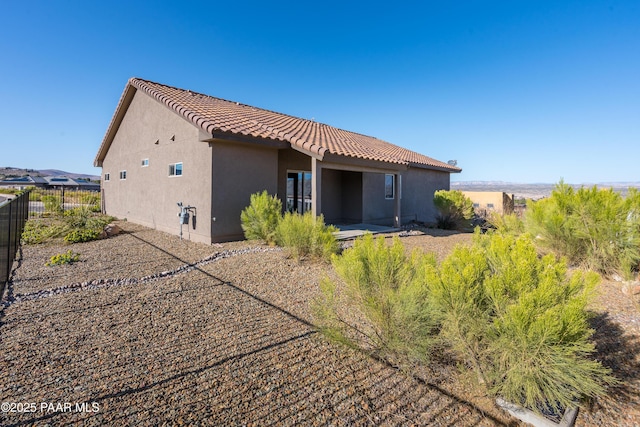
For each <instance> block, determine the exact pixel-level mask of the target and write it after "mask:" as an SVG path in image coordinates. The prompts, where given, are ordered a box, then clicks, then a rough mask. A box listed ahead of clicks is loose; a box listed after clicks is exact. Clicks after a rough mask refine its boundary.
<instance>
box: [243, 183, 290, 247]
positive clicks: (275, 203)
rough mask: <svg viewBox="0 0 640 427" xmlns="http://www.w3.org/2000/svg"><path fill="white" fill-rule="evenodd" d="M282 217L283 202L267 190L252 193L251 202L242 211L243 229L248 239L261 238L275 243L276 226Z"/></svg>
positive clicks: (271, 243) (269, 242)
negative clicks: (270, 194)
mask: <svg viewBox="0 0 640 427" xmlns="http://www.w3.org/2000/svg"><path fill="white" fill-rule="evenodd" d="M281 217H282V202H281V201H280V199H278V198H277V197H276V196H269V194H268V193H267V192H266V190H265V191H263V192H262V193H255V194H252V195H251V198H250V204H249V206H247V207H246V208H245V209H244V210H243V211H242V212H241V213H240V220H241V221H242V224H241V225H242V230H243V231H244V236H245V237H246V238H247V239H260V240H264V241H265V242H266V243H268V244H270V245H273V244H275V242H276V228H277V227H278V223H279V222H280V218H281Z"/></svg>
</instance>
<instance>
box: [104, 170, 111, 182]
mask: <svg viewBox="0 0 640 427" xmlns="http://www.w3.org/2000/svg"><path fill="white" fill-rule="evenodd" d="M110 180H111V175H110V174H109V172H107V173H105V174H104V181H105V182H107V181H110Z"/></svg>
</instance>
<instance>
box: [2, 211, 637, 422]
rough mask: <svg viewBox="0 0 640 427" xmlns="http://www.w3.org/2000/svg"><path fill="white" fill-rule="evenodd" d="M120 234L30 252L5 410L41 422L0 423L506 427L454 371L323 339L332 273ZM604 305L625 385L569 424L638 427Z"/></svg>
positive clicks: (13, 318)
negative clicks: (414, 371) (323, 306)
mask: <svg viewBox="0 0 640 427" xmlns="http://www.w3.org/2000/svg"><path fill="white" fill-rule="evenodd" d="M120 225H121V227H123V229H124V230H125V231H126V233H123V234H121V235H118V236H115V237H112V238H110V239H107V240H102V241H97V242H91V243H83V244H76V245H73V246H71V249H73V250H74V251H75V252H78V253H80V257H81V262H79V263H76V264H73V265H69V266H58V267H45V266H44V264H45V262H46V261H47V260H48V259H49V257H50V256H51V255H54V254H56V253H61V252H65V251H66V250H67V249H68V247H66V246H29V247H25V248H24V251H23V260H22V262H21V265H20V267H19V268H18V269H17V270H16V274H15V277H14V280H13V283H12V285H11V287H10V295H9V296H10V298H9V301H8V302H6V303H5V306H4V308H3V310H2V312H0V348H1V349H2V350H0V372H2V378H3V379H2V381H1V382H0V402H15V403H16V404H17V403H22V405H20V406H18V405H16V406H15V407H14V409H18V408H21V409H23V410H24V409H25V406H26V408H27V409H28V410H31V409H30V408H32V407H31V406H29V405H24V404H31V403H33V404H35V411H34V412H20V413H18V412H4V411H3V412H0V425H7V426H18V425H51V426H54V425H96V426H97V425H247V426H249V425H256V426H257V425H259V426H269V425H273V426H276V425H277V426H280V425H336V426H339V425H436V426H458V425H462V426H472V425H473V426H476V425H479V426H483V425H514V422H513V421H512V420H510V419H509V418H508V417H507V416H506V415H504V414H503V413H502V412H500V411H499V410H496V409H495V407H494V406H493V405H492V404H491V402H488V401H487V400H486V399H482V398H481V397H479V396H478V395H477V394H474V392H473V390H471V389H470V388H469V387H466V386H465V383H464V382H463V381H460V380H459V378H458V377H457V375H456V374H455V372H451V371H452V370H450V369H449V370H447V369H445V373H446V375H441V374H438V375H433V376H429V375H426V374H423V378H422V379H419V378H412V377H411V376H408V375H406V374H405V373H403V372H401V371H399V370H397V369H394V368H392V367H390V366H388V365H386V364H384V363H382V362H379V361H375V360H372V359H371V358H369V357H367V356H366V355H363V354H361V353H359V352H356V351H352V350H349V349H347V348H344V347H342V346H338V345H334V344H331V343H328V342H326V341H325V340H324V339H323V338H322V336H320V335H319V334H317V333H316V332H315V328H314V327H313V325H312V322H313V317H312V315H311V313H310V309H309V302H310V301H311V300H312V299H313V298H314V297H315V296H317V294H318V287H317V284H318V282H319V280H320V279H321V278H322V277H323V276H324V275H327V274H329V275H330V274H331V269H330V267H329V266H327V265H325V264H322V263H318V262H311V261H303V262H301V263H298V262H296V261H294V260H292V259H290V258H288V256H287V254H286V252H284V251H281V250H278V249H274V248H268V247H265V246H260V245H255V244H252V243H249V242H235V243H227V244H223V245H213V246H207V245H200V244H196V243H192V242H188V241H182V242H181V241H179V240H178V239H177V238H176V237H175V236H170V235H167V234H165V233H161V232H158V231H155V230H149V229H147V228H144V227H140V226H137V225H134V224H130V223H120ZM413 234H416V235H411V236H407V237H402V241H403V242H404V243H405V244H406V245H407V246H409V247H421V248H425V249H427V250H431V251H434V252H435V253H436V254H437V256H438V257H439V258H441V257H442V256H444V255H445V254H446V253H447V252H448V251H450V250H451V248H452V247H453V245H455V244H458V243H465V242H468V241H470V235H467V234H455V233H447V232H440V231H436V230H432V231H429V234H430V235H424V234H419V235H418V234H417V233H413ZM606 286H610V287H611V289H609V288H606ZM615 286H616V284H612V283H608V282H607V284H606V285H605V288H604V289H605V290H606V291H607V293H609V291H611V292H612V293H613V292H615V291H616V289H614V287H615ZM616 295H622V294H621V293H619V292H617V293H616ZM621 298H622V297H621ZM625 298H626V297H625ZM605 301H606V298H601V299H600V301H599V302H600V303H602V304H604V306H601V307H598V308H596V310H600V311H599V313H601V316H600V317H598V318H597V319H596V321H597V322H600V323H599V324H598V325H596V328H597V330H598V334H597V338H598V350H599V351H600V354H601V355H602V359H603V362H604V363H606V364H607V365H608V366H611V367H612V368H613V369H614V372H616V373H617V374H620V373H624V374H625V375H626V376H627V377H628V381H625V382H624V383H623V385H624V386H621V387H619V388H618V389H616V393H617V395H616V397H615V398H608V399H604V400H603V401H602V402H595V403H594V405H593V407H592V409H591V411H589V412H587V411H582V412H581V414H580V418H579V425H589V426H591V425H592V426H595V425H611V426H613V425H616V426H617V425H629V426H633V425H638V424H639V422H640V421H639V420H640V416H639V415H638V390H640V387H638V372H640V370H638V369H637V368H638V366H640V364H639V363H638V359H637V358H638V356H639V355H640V351H638V347H639V346H640V343H639V341H638V337H639V336H640V333H639V331H638V329H637V327H638V311H637V307H636V306H635V305H634V303H633V302H632V301H630V300H629V299H628V298H626V299H624V298H622V299H621V300H620V301H614V302H613V303H612V304H615V307H616V308H617V309H618V308H620V307H622V308H620V309H618V310H617V311H615V312H612V311H611V307H609V306H607V305H606V302H605ZM624 304H626V305H624ZM634 310H636V311H634ZM607 313H608V314H607ZM616 316H619V317H616ZM620 316H621V317H620ZM634 322H635V323H634ZM634 327H635V329H634ZM615 328H617V331H618V333H617V334H613V333H612V332H611V331H612V330H614V329H615ZM634 356H635V358H634ZM83 402H85V403H87V406H86V407H84V409H86V410H85V411H81V410H79V409H82V408H80V407H78V408H76V403H77V404H79V405H81V404H82V403H83ZM43 403H44V404H45V405H44V406H42V404H43ZM65 403H69V404H70V405H69V406H67V407H65V406H64V404H65ZM46 404H53V406H47V405H46ZM58 404H60V405H59V406H56V405H58ZM92 405H93V406H92ZM3 408H4V407H3ZM87 410H91V411H87ZM93 410H94V411H93Z"/></svg>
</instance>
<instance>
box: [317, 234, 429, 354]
mask: <svg viewBox="0 0 640 427" xmlns="http://www.w3.org/2000/svg"><path fill="white" fill-rule="evenodd" d="M332 264H333V266H334V268H335V270H336V272H337V273H338V274H339V276H340V278H341V279H342V280H343V281H344V283H345V286H346V293H345V294H346V295H345V296H346V302H345V303H346V307H347V311H349V312H350V313H353V312H354V311H356V310H357V311H358V312H359V313H361V314H362V315H363V316H364V317H365V318H366V320H367V324H368V325H367V327H358V326H357V325H355V324H354V322H353V321H349V320H346V319H344V318H342V316H341V314H339V313H340V308H339V306H338V302H337V299H336V285H335V283H333V282H331V281H330V280H328V279H325V280H324V281H323V282H322V285H321V289H322V292H323V298H322V299H319V300H316V301H315V304H314V311H315V313H316V316H317V317H318V318H319V320H320V322H321V324H322V326H321V328H322V330H323V332H324V333H325V334H327V335H328V336H330V337H333V338H334V339H337V340H338V341H341V342H344V343H346V344H349V345H351V346H354V347H359V348H364V349H367V350H373V351H376V352H379V353H382V354H383V355H388V354H393V355H406V356H409V357H411V358H412V359H417V360H420V359H427V358H428V355H429V353H430V351H431V347H432V344H433V341H434V332H433V330H434V327H435V324H434V321H433V315H432V310H431V307H430V305H429V303H428V298H427V291H428V289H427V286H426V283H425V279H424V273H425V271H426V270H425V266H427V265H429V266H434V265H435V258H433V257H431V256H426V255H424V254H422V253H419V252H415V253H413V254H412V255H411V256H407V255H406V254H405V250H404V247H403V246H402V244H401V243H400V240H399V239H398V238H394V240H393V244H392V245H391V246H388V245H387V244H386V243H385V239H384V238H383V237H380V238H378V239H377V240H374V239H373V237H372V235H370V234H368V235H365V236H364V237H363V238H360V239H357V240H356V241H355V242H354V246H353V247H352V248H350V249H347V250H345V251H344V253H343V254H342V255H341V256H335V255H334V256H333V257H332ZM341 301H342V300H341Z"/></svg>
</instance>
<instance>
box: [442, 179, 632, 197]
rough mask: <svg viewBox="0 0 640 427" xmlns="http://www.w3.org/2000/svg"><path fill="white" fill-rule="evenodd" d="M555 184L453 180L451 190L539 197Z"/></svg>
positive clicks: (619, 187) (618, 185) (617, 186)
mask: <svg viewBox="0 0 640 427" xmlns="http://www.w3.org/2000/svg"><path fill="white" fill-rule="evenodd" d="M555 185H556V184H521V183H513V182H503V181H454V182H451V189H452V190H461V191H500V192H504V193H507V194H513V195H515V196H516V197H517V198H526V199H540V198H542V197H548V196H550V195H551V192H552V191H553V188H554V187H555ZM569 185H571V186H572V187H573V188H576V189H578V188H580V187H582V186H585V187H592V186H594V185H596V186H597V187H598V188H613V189H614V190H616V191H619V192H620V193H622V195H626V193H627V189H628V188H629V187H635V188H639V189H640V182H602V183H596V184H593V183H592V184H586V183H585V184H569Z"/></svg>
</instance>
